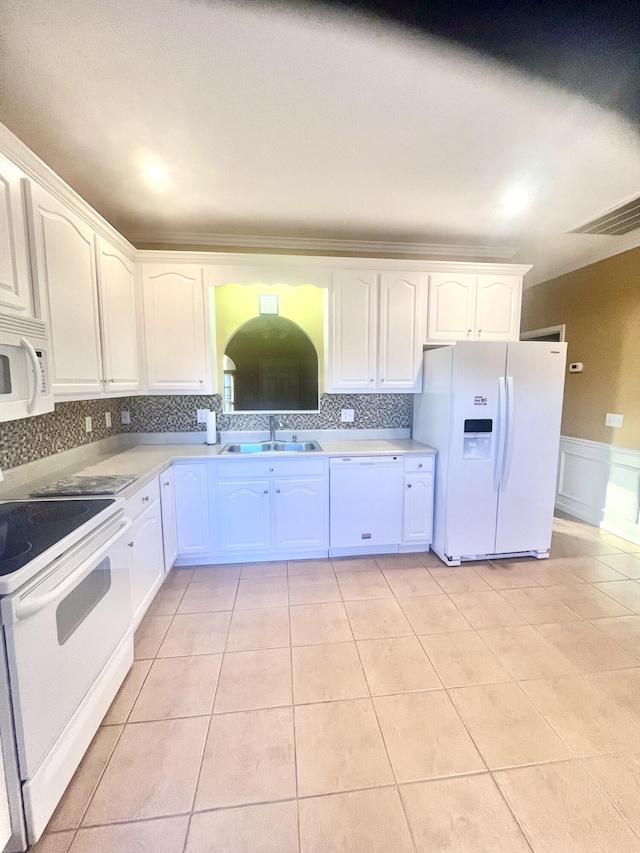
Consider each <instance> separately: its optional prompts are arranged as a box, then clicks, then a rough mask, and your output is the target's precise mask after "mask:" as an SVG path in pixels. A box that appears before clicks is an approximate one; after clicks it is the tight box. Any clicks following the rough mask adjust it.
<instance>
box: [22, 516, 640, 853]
mask: <svg viewBox="0 0 640 853" xmlns="http://www.w3.org/2000/svg"><path fill="white" fill-rule="evenodd" d="M555 528H556V533H555V534H554V541H553V554H554V556H553V557H552V558H551V559H550V560H548V561H536V560H514V561H510V562H508V563H504V562H500V563H495V564H494V563H488V562H483V563H475V564H466V565H464V566H462V567H460V568H450V567H446V566H444V565H443V564H442V563H440V562H439V561H438V559H437V558H436V557H435V556H434V555H433V554H411V555H402V556H397V557H395V556H393V555H385V556H384V557H379V558H378V559H375V558H373V557H365V558H353V559H351V558H349V559H340V560H335V561H331V560H297V561H292V562H291V563H289V564H286V563H283V562H279V563H260V564H244V565H239V564H238V565H232V566H202V567H197V568H195V569H191V568H190V569H177V570H174V571H172V572H171V573H170V575H169V576H168V577H167V579H166V582H165V584H164V586H163V588H162V589H161V591H160V593H159V594H158V596H157V598H156V600H155V602H154V603H153V605H152V607H151V609H150V610H149V613H148V614H147V616H146V617H145V619H144V621H143V623H142V624H141V626H140V628H139V629H138V632H137V635H136V644H135V656H136V661H135V663H134V666H133V668H132V669H131V671H130V673H129V675H128V676H127V679H126V681H125V683H124V684H123V686H122V689H121V690H120V693H119V694H118V696H117V697H116V700H115V701H114V703H113V705H112V707H111V709H110V711H109V713H108V714H107V716H106V717H105V720H104V722H103V726H102V727H101V729H100V730H99V732H98V734H97V735H96V737H95V739H94V741H93V744H92V746H91V747H90V749H89V751H88V752H87V755H86V757H85V759H84V761H83V762H82V764H81V766H80V768H79V770H78V772H77V773H76V775H75V777H74V779H73V780H72V782H71V784H70V786H69V788H68V790H67V793H66V794H65V797H64V798H63V800H62V802H61V803H60V805H59V807H58V809H57V811H56V813H55V815H54V817H53V819H52V821H51V823H50V826H49V828H48V830H47V833H46V834H45V836H44V837H43V839H42V841H41V842H40V843H39V844H38V845H37V846H36V848H34V849H35V850H36V851H38V853H132V851H139V853H231V851H233V853H235V852H236V851H237V853H389V851H393V853H479V851H483V853H485V851H486V853H525V851H530V853H531V851H533V853H590V851H598V853H601V851H612V853H627V851H635V852H636V853H640V804H639V803H640V711H639V710H638V709H639V708H640V616H639V615H637V614H638V613H640V582H639V581H638V576H639V569H638V565H639V564H640V549H638V548H635V550H634V546H632V545H631V543H625V542H624V540H620V539H618V538H617V537H613V536H610V535H609V534H604V533H601V532H600V531H599V530H597V529H595V528H592V527H589V526H588V525H586V524H584V523H582V522H577V521H575V520H571V519H568V518H562V519H557V520H556V523H555Z"/></svg>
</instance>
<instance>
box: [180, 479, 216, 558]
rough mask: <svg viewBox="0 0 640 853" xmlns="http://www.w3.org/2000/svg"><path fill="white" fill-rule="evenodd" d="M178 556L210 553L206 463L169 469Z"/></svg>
mask: <svg viewBox="0 0 640 853" xmlns="http://www.w3.org/2000/svg"><path fill="white" fill-rule="evenodd" d="M173 478H174V489H175V505H176V524H177V528H178V555H179V556H180V557H189V556H191V555H193V554H207V553H209V552H210V551H211V530H210V523H209V518H210V511H209V480H208V471H207V463H206V462H194V463H190V464H188V465H180V464H178V465H175V466H174V469H173Z"/></svg>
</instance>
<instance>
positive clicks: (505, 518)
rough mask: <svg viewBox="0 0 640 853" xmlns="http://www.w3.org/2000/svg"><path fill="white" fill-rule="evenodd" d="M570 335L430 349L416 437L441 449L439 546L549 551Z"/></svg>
mask: <svg viewBox="0 0 640 853" xmlns="http://www.w3.org/2000/svg"><path fill="white" fill-rule="evenodd" d="M566 357H567V345H566V344H565V343H546V342H545V343H542V342H530V341H518V342H513V343H502V342H481V341H473V342H466V341H462V342H460V343H457V344H455V345H453V346H446V347H440V348H438V349H432V350H427V351H426V352H425V354H424V369H423V392H422V394H418V395H416V397H415V402H414V411H413V432H412V435H413V438H415V439H417V440H418V441H422V442H424V443H425V444H430V445H431V446H432V447H435V448H436V450H437V451H438V456H437V460H436V482H435V489H436V495H435V519H434V538H433V544H432V546H431V547H432V549H433V550H434V551H435V552H436V553H437V554H438V556H439V557H440V558H441V559H442V560H444V562H445V563H447V564H448V565H450V566H456V565H459V564H460V562H461V561H462V560H479V559H486V558H491V559H494V558H498V557H514V556H523V555H533V556H536V557H539V558H543V557H548V556H549V547H550V545H551V531H552V524H553V509H554V503H555V493H556V477H557V466H558V451H559V444H560V421H561V416H562V396H563V390H564V376H565V364H566Z"/></svg>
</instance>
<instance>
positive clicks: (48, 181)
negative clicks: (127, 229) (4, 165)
mask: <svg viewBox="0 0 640 853" xmlns="http://www.w3.org/2000/svg"><path fill="white" fill-rule="evenodd" d="M0 153H2V154H4V155H5V156H6V157H8V158H9V160H11V161H12V162H13V163H14V164H15V165H16V166H18V167H19V168H20V169H22V171H23V172H24V173H25V174H26V175H27V177H28V178H31V180H33V181H35V182H36V183H38V184H39V185H40V186H41V187H43V188H44V189H45V190H46V191H47V192H49V193H51V195H52V196H54V197H55V198H57V199H58V201H60V202H62V204H64V205H66V206H67V207H69V208H71V210H73V212H74V213H76V214H77V215H78V216H79V217H80V218H81V219H83V220H84V221H85V222H86V223H87V225H89V226H90V227H91V228H93V230H94V231H96V232H97V233H98V234H101V235H102V236H103V237H104V238H105V240H108V241H109V242H110V243H111V244H112V245H113V246H114V247H115V248H116V249H119V250H120V251H121V252H122V253H123V254H124V255H126V256H127V257H128V258H129V259H130V260H132V261H133V260H134V259H135V256H136V248H135V246H133V245H132V244H131V243H130V242H129V241H128V240H127V239H126V237H123V236H122V234H121V233H120V232H119V231H117V230H116V229H115V228H114V227H113V225H111V223H110V222H107V220H106V219H105V218H104V217H102V216H100V214H99V213H98V212H97V211H96V210H94V209H93V208H92V207H91V205H89V204H88V202H86V201H85V200H84V199H83V198H82V196H80V195H78V193H77V192H76V191H75V190H73V189H71V187H70V186H69V185H68V184H67V183H65V182H64V181H63V180H62V178H61V177H60V176H59V175H57V174H56V173H55V172H54V171H53V169H51V168H50V167H49V166H47V164H46V163H44V162H43V161H42V160H41V159H40V158H39V157H38V156H37V155H36V154H34V153H33V151H32V150H31V149H30V148H28V147H27V146H26V145H25V144H24V142H22V140H20V139H18V137H17V136H16V135H15V133H12V132H11V131H10V130H9V128H8V127H6V125H4V124H1V123H0Z"/></svg>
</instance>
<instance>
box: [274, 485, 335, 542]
mask: <svg viewBox="0 0 640 853" xmlns="http://www.w3.org/2000/svg"><path fill="white" fill-rule="evenodd" d="M273 486H274V493H273V498H272V501H271V506H272V512H273V545H274V548H276V550H278V551H286V550H288V549H293V550H304V549H307V548H309V549H315V548H323V547H325V546H326V542H327V483H326V479H325V478H322V477H318V478H317V479H313V480H312V479H308V480H275V481H274V483H273Z"/></svg>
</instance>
